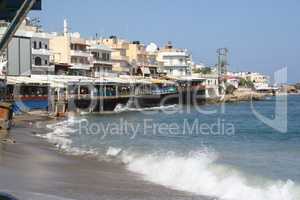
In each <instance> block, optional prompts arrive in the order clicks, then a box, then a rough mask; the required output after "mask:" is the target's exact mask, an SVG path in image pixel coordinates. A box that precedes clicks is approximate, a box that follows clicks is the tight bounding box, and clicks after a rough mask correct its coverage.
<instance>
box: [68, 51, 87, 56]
mask: <svg viewBox="0 0 300 200" xmlns="http://www.w3.org/2000/svg"><path fill="white" fill-rule="evenodd" d="M71 56H78V57H90V56H91V54H90V53H89V52H86V51H80V50H71Z"/></svg>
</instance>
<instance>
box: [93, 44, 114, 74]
mask: <svg viewBox="0 0 300 200" xmlns="http://www.w3.org/2000/svg"><path fill="white" fill-rule="evenodd" d="M88 43H89V47H88V49H89V51H90V53H91V55H92V57H91V60H90V62H91V64H92V70H91V71H92V74H91V75H92V76H93V77H96V78H97V77H103V76H110V77H113V76H116V75H117V74H115V73H113V62H112V56H111V54H112V49H111V48H110V47H108V46H106V45H103V44H97V42H96V41H94V40H91V41H88Z"/></svg>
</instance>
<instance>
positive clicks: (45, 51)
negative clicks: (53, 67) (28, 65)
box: [32, 49, 51, 56]
mask: <svg viewBox="0 0 300 200" xmlns="http://www.w3.org/2000/svg"><path fill="white" fill-rule="evenodd" d="M32 54H33V55H43V56H50V55H51V51H50V50H49V49H32Z"/></svg>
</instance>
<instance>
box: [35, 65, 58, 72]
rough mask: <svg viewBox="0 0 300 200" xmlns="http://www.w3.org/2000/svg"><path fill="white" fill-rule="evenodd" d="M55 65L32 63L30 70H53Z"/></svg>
mask: <svg viewBox="0 0 300 200" xmlns="http://www.w3.org/2000/svg"><path fill="white" fill-rule="evenodd" d="M54 71H55V67H54V65H32V72H33V73H39V72H40V73H43V72H45V73H46V72H54Z"/></svg>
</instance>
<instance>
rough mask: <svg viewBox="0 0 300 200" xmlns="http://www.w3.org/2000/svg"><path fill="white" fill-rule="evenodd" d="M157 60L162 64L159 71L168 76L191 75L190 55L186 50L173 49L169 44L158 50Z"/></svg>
mask: <svg viewBox="0 0 300 200" xmlns="http://www.w3.org/2000/svg"><path fill="white" fill-rule="evenodd" d="M157 60H158V61H159V62H162V63H163V66H162V67H161V71H163V72H164V73H166V74H167V75H169V76H176V77H179V76H188V75H190V74H191V65H192V59H191V55H190V54H189V53H188V52H187V50H183V49H177V48H173V45H172V44H171V42H168V44H167V45H166V46H165V48H163V49H161V50H159V52H158V56H157Z"/></svg>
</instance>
